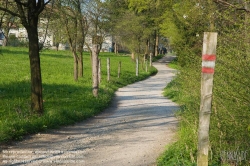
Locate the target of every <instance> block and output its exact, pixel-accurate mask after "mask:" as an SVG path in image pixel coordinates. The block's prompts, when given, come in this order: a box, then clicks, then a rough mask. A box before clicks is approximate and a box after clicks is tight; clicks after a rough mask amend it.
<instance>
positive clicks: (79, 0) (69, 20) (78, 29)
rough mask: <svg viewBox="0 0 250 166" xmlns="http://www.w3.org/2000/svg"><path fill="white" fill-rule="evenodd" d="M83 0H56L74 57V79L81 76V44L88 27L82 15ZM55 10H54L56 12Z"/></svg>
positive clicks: (83, 41) (82, 44)
mask: <svg viewBox="0 0 250 166" xmlns="http://www.w3.org/2000/svg"><path fill="white" fill-rule="evenodd" d="M84 3H85V1H84V0H72V1H65V0H58V3H57V10H58V11H59V16H58V17H59V18H60V22H61V24H63V25H64V29H65V32H66V36H67V39H68V43H69V45H70V49H71V52H72V54H73V57H74V79H75V81H77V80H78V77H79V76H80V77H82V76H83V46H84V43H85V36H86V32H87V29H88V25H87V19H86V18H85V16H84V15H83V10H84V9H83V6H84ZM58 11H56V12H58Z"/></svg>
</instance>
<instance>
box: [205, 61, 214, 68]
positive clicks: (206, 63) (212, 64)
mask: <svg viewBox="0 0 250 166" xmlns="http://www.w3.org/2000/svg"><path fill="white" fill-rule="evenodd" d="M202 67H207V68H214V67H215V61H203V62H202Z"/></svg>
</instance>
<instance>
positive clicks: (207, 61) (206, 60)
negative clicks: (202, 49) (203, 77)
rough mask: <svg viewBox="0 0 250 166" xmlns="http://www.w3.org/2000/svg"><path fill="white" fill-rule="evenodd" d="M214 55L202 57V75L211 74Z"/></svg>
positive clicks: (213, 65)
mask: <svg viewBox="0 0 250 166" xmlns="http://www.w3.org/2000/svg"><path fill="white" fill-rule="evenodd" d="M215 60H216V55H208V54H205V55H202V73H208V74H213V73H214V67H215Z"/></svg>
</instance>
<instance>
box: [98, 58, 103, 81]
mask: <svg viewBox="0 0 250 166" xmlns="http://www.w3.org/2000/svg"><path fill="white" fill-rule="evenodd" d="M101 67H102V66H101V58H99V61H98V82H99V84H100V83H101V79H102V72H101Z"/></svg>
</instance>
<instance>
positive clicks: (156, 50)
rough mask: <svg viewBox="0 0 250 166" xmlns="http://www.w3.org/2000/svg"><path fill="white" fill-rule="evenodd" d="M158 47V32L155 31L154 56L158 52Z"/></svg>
mask: <svg viewBox="0 0 250 166" xmlns="http://www.w3.org/2000/svg"><path fill="white" fill-rule="evenodd" d="M158 48H159V34H158V32H157V31H155V56H157V55H158V54H159V51H158Z"/></svg>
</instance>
